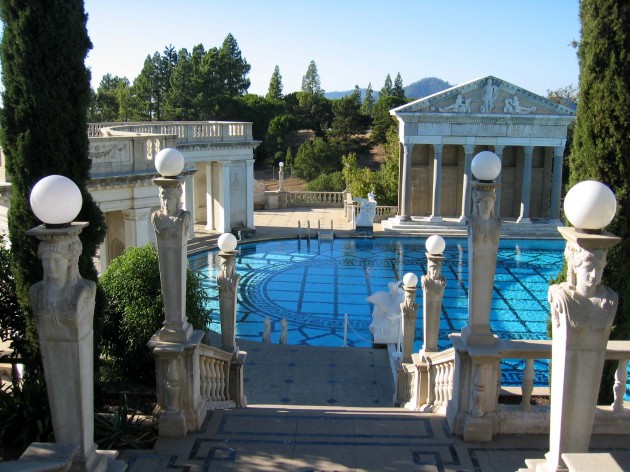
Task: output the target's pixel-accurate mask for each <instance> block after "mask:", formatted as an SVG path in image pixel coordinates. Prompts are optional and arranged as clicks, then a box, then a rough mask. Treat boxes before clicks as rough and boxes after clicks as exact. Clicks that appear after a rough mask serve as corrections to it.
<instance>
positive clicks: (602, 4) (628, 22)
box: [569, 0, 630, 403]
mask: <svg viewBox="0 0 630 472" xmlns="http://www.w3.org/2000/svg"><path fill="white" fill-rule="evenodd" d="M580 19H581V22H582V37H581V40H580V44H579V49H578V57H579V61H580V82H579V107H578V109H577V120H576V124H575V130H574V134H573V144H572V148H571V154H570V158H569V168H570V176H569V187H571V186H573V185H575V184H576V183H578V182H580V181H582V180H587V179H592V180H599V181H601V182H603V183H605V184H607V185H608V186H610V188H611V189H612V190H613V192H615V195H616V196H617V215H616V216H615V218H614V220H613V221H612V223H611V224H610V225H609V226H608V228H607V230H608V231H610V232H612V233H614V234H616V235H617V236H620V237H621V243H620V244H619V245H617V246H616V247H615V248H613V249H612V250H611V251H610V252H609V253H608V265H607V266H606V270H605V271H604V278H603V283H604V284H606V285H608V286H609V287H611V288H612V289H613V290H615V291H616V292H617V293H618V294H619V308H618V309H617V316H616V318H615V327H614V329H613V332H612V335H611V338H612V339H628V338H629V337H630V278H629V277H628V269H627V265H628V262H627V261H628V259H629V258H630V163H629V161H628V156H630V120H628V115H629V110H628V104H630V61H628V55H629V54H630V34H628V32H629V31H630V4H629V3H628V2H626V1H624V0H582V1H581V2H580ZM610 372H611V371H610V369H608V374H607V376H605V379H606V380H604V381H603V382H602V384H601V385H602V391H601V392H600V401H606V402H608V403H610V401H611V400H612V394H611V386H612V385H613V382H612V376H611V375H610Z"/></svg>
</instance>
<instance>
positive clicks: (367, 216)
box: [352, 192, 377, 227]
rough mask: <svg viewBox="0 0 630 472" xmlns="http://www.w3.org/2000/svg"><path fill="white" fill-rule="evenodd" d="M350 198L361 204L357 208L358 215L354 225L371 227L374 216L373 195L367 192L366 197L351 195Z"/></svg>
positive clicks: (375, 203) (374, 203)
mask: <svg viewBox="0 0 630 472" xmlns="http://www.w3.org/2000/svg"><path fill="white" fill-rule="evenodd" d="M352 199H353V200H354V201H355V202H357V203H360V204H361V208H360V209H359V216H357V220H356V226H369V227H372V224H373V223H374V217H375V216H376V205H377V202H376V199H375V195H374V194H373V193H372V192H370V193H368V199H367V200H366V199H365V198H361V197H352Z"/></svg>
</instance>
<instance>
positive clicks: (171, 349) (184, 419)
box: [148, 177, 206, 437]
mask: <svg viewBox="0 0 630 472" xmlns="http://www.w3.org/2000/svg"><path fill="white" fill-rule="evenodd" d="M182 180H183V177H158V178H156V179H154V180H153V182H154V183H155V184H156V185H158V186H159V187H160V200H161V203H162V207H161V209H160V210H158V211H156V212H154V213H153V216H152V223H153V228H154V229H155V233H156V239H157V248H158V260H159V265H160V282H161V288H162V297H163V299H164V318H165V320H164V325H163V327H162V328H161V329H160V330H158V331H157V332H156V333H155V334H154V335H153V337H152V338H151V340H150V341H149V342H148V346H149V347H150V348H151V349H153V355H154V356H155V369H156V377H157V381H156V385H157V400H158V406H157V408H156V415H157V416H158V417H159V432H160V436H169V437H183V436H185V435H186V433H187V432H190V431H198V430H199V428H200V427H201V424H202V422H203V419H204V417H205V415H206V409H205V401H204V400H203V398H202V397H201V395H200V370H199V355H198V354H197V348H198V346H199V344H200V343H201V338H202V337H203V334H204V333H203V331H193V328H192V326H191V324H190V323H189V322H188V319H187V317H186V270H187V267H188V260H187V242H188V228H189V225H190V224H191V221H190V218H191V215H190V212H188V211H184V210H182V204H181V197H182Z"/></svg>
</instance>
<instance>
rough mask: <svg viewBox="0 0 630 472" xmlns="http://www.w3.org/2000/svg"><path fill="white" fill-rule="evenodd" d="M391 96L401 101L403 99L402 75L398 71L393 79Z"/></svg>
mask: <svg viewBox="0 0 630 472" xmlns="http://www.w3.org/2000/svg"><path fill="white" fill-rule="evenodd" d="M392 96H394V97H396V98H397V99H399V100H402V101H404V100H405V89H404V87H403V81H402V77H401V76H400V72H399V73H398V74H397V75H396V79H395V80H394V88H393V89H392Z"/></svg>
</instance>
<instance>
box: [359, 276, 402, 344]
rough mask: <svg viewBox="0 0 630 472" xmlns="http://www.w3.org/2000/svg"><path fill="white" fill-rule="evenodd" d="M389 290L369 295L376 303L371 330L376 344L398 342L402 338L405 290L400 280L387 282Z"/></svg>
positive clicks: (373, 302)
mask: <svg viewBox="0 0 630 472" xmlns="http://www.w3.org/2000/svg"><path fill="white" fill-rule="evenodd" d="M387 286H388V288H389V292H385V291H380V292H376V293H373V294H372V295H370V296H369V297H367V301H368V302H370V303H372V304H373V305H374V310H373V311H372V324H370V332H371V333H372V336H373V337H374V343H375V344H389V343H397V342H399V340H400V329H401V328H400V325H401V318H400V317H401V308H400V304H401V303H402V302H403V298H404V291H403V289H401V288H400V286H399V284H398V282H390V283H389V284H387Z"/></svg>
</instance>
